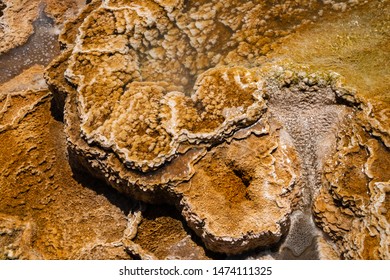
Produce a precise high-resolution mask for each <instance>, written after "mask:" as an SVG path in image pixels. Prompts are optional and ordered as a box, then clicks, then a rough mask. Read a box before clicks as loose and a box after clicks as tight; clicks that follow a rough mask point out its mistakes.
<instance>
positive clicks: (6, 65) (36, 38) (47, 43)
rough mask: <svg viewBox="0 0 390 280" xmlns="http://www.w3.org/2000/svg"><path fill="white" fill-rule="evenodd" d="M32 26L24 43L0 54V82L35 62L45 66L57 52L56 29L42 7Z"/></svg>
mask: <svg viewBox="0 0 390 280" xmlns="http://www.w3.org/2000/svg"><path fill="white" fill-rule="evenodd" d="M0 7H1V2H0ZM33 27H34V33H33V34H32V35H31V36H30V38H29V39H28V41H27V42H26V43H25V44H24V45H22V46H20V47H17V48H14V49H12V50H10V51H9V52H7V53H5V54H3V55H1V56H0V83H4V82H6V81H8V80H10V79H12V78H13V77H15V76H17V75H18V74H20V73H21V72H22V71H23V70H25V69H27V68H29V67H31V66H33V65H35V64H40V65H44V66H46V65H48V64H49V63H50V61H51V60H52V59H53V58H54V57H56V56H57V55H58V54H59V52H60V47H59V44H58V32H57V29H56V28H55V26H54V21H53V20H52V19H51V18H49V17H48V16H47V15H46V14H45V13H44V11H43V9H41V11H40V14H39V17H38V18H37V19H36V20H35V21H34V22H33Z"/></svg>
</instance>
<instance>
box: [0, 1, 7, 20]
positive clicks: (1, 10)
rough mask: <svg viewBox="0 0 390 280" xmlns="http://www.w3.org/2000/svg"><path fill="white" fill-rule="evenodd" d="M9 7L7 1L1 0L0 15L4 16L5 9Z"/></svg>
mask: <svg viewBox="0 0 390 280" xmlns="http://www.w3.org/2000/svg"><path fill="white" fill-rule="evenodd" d="M6 7H7V5H5V3H4V2H3V1H2V0H0V17H2V16H3V14H4V13H3V10H4V9H5V8H6Z"/></svg>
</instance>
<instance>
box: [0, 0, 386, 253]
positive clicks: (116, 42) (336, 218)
mask: <svg viewBox="0 0 390 280" xmlns="http://www.w3.org/2000/svg"><path fill="white" fill-rule="evenodd" d="M14 2H15V3H16V2H18V1H9V2H7V4H6V5H1V6H0V9H1V11H2V13H3V14H2V16H3V15H5V14H6V13H10V11H12V9H11V8H8V7H12V5H14V4H15V3H14ZM33 2H34V1H33ZM33 2H31V3H30V4H31V5H32V3H33ZM38 2H39V1H37V3H38ZM65 2H66V5H63V6H61V7H60V6H58V5H57V6H56V5H54V4H53V3H54V1H46V4H47V5H46V9H45V11H46V13H49V15H55V22H56V24H59V25H60V24H61V23H62V21H63V20H62V18H65V17H68V15H69V14H72V13H73V12H72V9H73V8H75V9H76V7H78V5H80V4H82V2H83V1H65ZM359 2H360V1H337V2H336V1H323V2H321V1H285V2H283V3H280V4H275V3H272V4H271V3H269V2H267V1H252V2H247V1H239V2H237V1H224V3H223V4H221V3H220V1H180V0H177V1H161V0H155V1H123V0H121V1H120V0H116V1H113V0H105V1H100V0H95V1H91V3H90V4H88V5H87V6H86V7H85V8H84V10H83V11H82V12H81V14H80V15H79V16H78V17H76V18H75V19H73V20H71V21H68V22H67V23H66V24H65V25H64V30H63V32H62V33H61V34H60V36H59V41H60V44H61V46H62V48H63V51H62V54H61V55H60V56H59V57H58V58H57V59H55V60H54V61H53V62H52V63H51V65H50V67H48V68H47V70H46V73H45V78H46V81H47V83H48V85H49V89H50V91H51V92H52V93H53V96H52V95H51V93H50V92H49V91H48V89H47V87H46V85H45V84H44V81H43V79H42V71H43V69H42V67H38V66H35V67H33V68H31V69H29V70H28V71H27V72H25V73H24V74H23V75H21V76H19V77H17V78H15V79H14V80H12V81H10V82H8V83H6V84H4V85H2V86H1V87H0V139H1V141H2V142H3V143H12V145H11V146H10V147H4V151H2V153H3V154H4V155H5V156H4V157H3V158H2V159H1V165H2V166H3V168H2V169H1V182H0V191H1V192H2V193H3V194H4V195H3V196H2V197H1V198H0V202H1V203H0V206H1V209H0V213H1V214H0V258H6V259H10V258H11V259H12V258H19V259H37V258H42V259H55V258H61V259H126V258H136V259H137V258H141V259H207V258H225V257H226V254H227V255H233V254H234V255H236V254H241V255H239V256H238V258H256V259H264V258H273V259H290V258H305V259H307V258H310V259H318V258H320V259H329V258H332V259H335V258H340V257H341V258H351V259H388V258H389V247H388V242H389V229H390V227H389V224H388V220H389V217H388V211H389V210H388V208H389V203H388V202H389V180H390V179H389V178H388V177H386V176H387V174H389V172H388V171H389V163H390V162H389V161H390V156H389V140H390V138H389V131H390V130H389V125H388V123H389V122H388V121H387V120H388V117H389V109H388V108H389V106H388V103H387V102H386V94H382V95H381V96H380V98H379V92H381V93H385V92H386V89H385V87H384V86H380V85H379V83H378V81H379V80H381V79H382V80H386V79H387V78H386V76H385V75H382V74H383V73H386V70H385V69H387V68H386V65H384V66H383V67H384V69H382V70H379V71H377V73H376V74H375V73H374V71H371V70H370V71H368V72H367V73H366V74H367V76H366V78H367V77H369V82H367V81H366V80H365V79H363V78H354V72H353V71H352V70H353V69H361V68H359V67H361V65H371V64H370V63H373V64H374V63H375V61H376V60H375V59H372V58H375V57H378V56H383V55H385V57H387V56H386V55H387V52H386V48H384V47H383V46H384V44H385V42H387V41H386V40H387V39H386V36H385V35H386V34H388V33H386V32H388V31H389V27H388V26H386V24H383V22H384V21H385V17H386V13H384V14H383V13H379V14H378V15H377V16H372V17H371V18H370V17H368V16H367V14H370V13H368V12H365V11H364V13H363V12H362V11H363V10H364V9H367V10H368V11H371V12H372V14H375V13H378V11H387V10H388V9H389V2H388V1H381V3H369V4H365V5H364V6H363V7H364V9H359V8H358V5H359V4H362V5H363V4H364V3H359ZM34 3H35V2H34ZM37 3H36V4H35V6H34V7H33V8H32V10H33V11H38V5H37ZM11 4H12V5H11ZM15 5H16V4H15ZM67 5H68V6H69V7H71V8H70V9H68V8H66V7H67ZM5 7H7V8H6V9H4V8H5ZM26 7H27V6H26ZM57 8H58V9H57ZM61 9H63V10H61ZM65 10H66V11H67V12H64V11H65ZM355 10H356V12H355ZM53 11H54V12H53ZM339 13H346V15H347V16H346V17H342V18H339V17H338V16H337V15H338V14H339ZM6 18H7V17H4V19H6ZM32 18H34V17H32ZM321 18H325V19H326V18H328V20H325V21H324V22H325V23H321V24H317V25H316V24H313V23H315V22H316V21H319V22H321ZM334 18H336V19H337V20H334ZM348 20H350V23H348V24H346V25H345V24H344V23H345V22H347V21H348ZM338 21H339V22H338ZM355 21H356V22H357V23H356V24H355V25H354V22H355ZM30 22H31V21H30ZM311 24H313V25H311ZM333 25H335V26H333ZM313 26H314V27H313ZM337 26H340V29H337V28H338V27H337ZM344 26H347V27H348V30H351V37H350V39H348V38H347V37H348V36H347V35H345V34H344V33H343V32H344V31H343V30H344V29H343V28H344ZM9 29H10V28H7V30H9ZM329 30H334V32H333V33H332V32H330V33H329ZM372 30H375V32H373V31H372ZM27 31H28V30H27ZM295 31H298V32H296V33H295V34H294V32H295ZM365 32H367V34H368V33H369V32H371V33H369V35H366V33H365ZM11 33H12V32H11ZM38 33H39V32H38ZM43 33H46V31H44V32H43ZM305 34H306V35H305ZM324 34H329V35H326V36H329V37H330V38H331V39H329V38H328V37H326V36H325V35H324ZM312 35H313V36H312ZM26 36H27V35H26ZM300 36H301V37H300ZM302 36H303V37H302ZM324 36H325V37H324ZM332 36H334V38H333V37H332ZM326 38H328V39H329V40H328V39H326ZM365 38H370V40H366V39H365ZM280 39H281V40H280ZM325 39H326V40H325ZM305 40H306V41H305ZM348 40H349V41H348ZM354 40H356V42H355V41H354ZM12 41H13V39H12V40H11V39H9V38H8V39H7V42H12ZM303 42H305V43H303ZM353 42H355V44H354V43H353ZM302 44H304V45H305V49H306V50H305V53H302V51H301V50H302V49H303V48H302ZM318 44H321V48H319V47H318ZM372 44H376V46H377V47H376V48H371V50H370V51H366V52H365V50H366V49H367V48H368V47H369V46H371V45H372ZM382 45H383V46H382ZM322 52H323V53H324V54H325V56H324V58H322V56H321V53H322ZM379 52H380V54H379ZM9 54H10V56H13V54H12V53H11V52H10V53H9ZM265 55H267V57H266V56H265ZM2 58H3V59H4V58H5V56H3V57H0V65H1V60H2ZM369 61H370V62H369ZM357 62H358V63H357ZM305 63H307V64H308V66H304V65H302V64H305ZM354 63H357V64H356V65H355V64H354ZM360 63H361V64H360ZM7 67H8V66H7ZM370 67H371V66H370ZM370 69H371V68H370ZM331 70H336V71H338V72H340V73H342V75H343V76H344V77H346V82H345V83H343V82H342V81H343V79H342V78H341V77H340V75H338V74H336V73H335V72H331ZM15 73H17V72H15ZM15 73H13V74H12V73H11V76H12V75H14V74H15ZM351 73H352V74H351ZM359 75H361V74H358V75H357V76H358V77H361V76H359ZM381 75H382V76H381ZM345 84H348V86H346V85H345ZM375 94H378V96H376V97H375V98H372V97H371V96H370V95H375ZM52 98H53V100H52ZM50 110H51V112H50ZM51 114H52V115H53V116H54V117H55V118H56V119H59V120H63V122H64V124H62V123H61V122H59V121H56V120H55V119H53V117H52V116H51ZM9 151H13V152H12V153H11V152H9ZM68 162H69V163H70V166H69V165H68ZM70 167H71V168H72V169H71V168H70ZM83 172H86V173H83ZM94 178H97V180H95V179H94ZM109 186H111V187H113V188H110V187H109ZM114 189H117V190H119V191H120V193H118V192H117V191H116V190H114ZM123 194H126V195H123ZM128 197H131V198H128ZM136 200H140V201H143V202H147V203H150V204H153V205H147V206H146V205H145V204H143V203H140V202H137V201H136ZM69 202H71V203H69ZM156 204H158V206H156ZM166 204H171V205H173V207H172V206H167V205H166ZM70 221H72V222H70ZM324 233H325V234H324ZM211 251H213V252H211ZM220 253H223V254H220ZM242 253H244V254H242Z"/></svg>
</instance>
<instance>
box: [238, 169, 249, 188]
mask: <svg viewBox="0 0 390 280" xmlns="http://www.w3.org/2000/svg"><path fill="white" fill-rule="evenodd" d="M233 172H234V174H235V175H236V176H237V177H238V178H240V179H241V181H242V183H243V184H244V186H245V187H249V185H250V184H251V181H252V178H251V177H250V176H249V175H247V174H245V172H244V171H243V170H239V169H233Z"/></svg>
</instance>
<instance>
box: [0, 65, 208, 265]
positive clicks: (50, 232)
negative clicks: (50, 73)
mask: <svg viewBox="0 0 390 280" xmlns="http://www.w3.org/2000/svg"><path fill="white" fill-rule="evenodd" d="M43 71H44V68H43V67H42V66H35V67H32V68H30V69H28V70H26V71H25V72H23V73H22V74H21V75H19V76H17V77H16V78H14V79H13V80H11V81H9V82H7V83H5V84H3V85H1V86H0V127H1V128H0V141H1V143H3V145H1V147H0V153H1V155H2V156H1V157H0V166H1V167H0V174H1V176H0V193H1V194H2V195H1V196H0V259H131V256H133V257H137V258H139V257H140V256H142V257H143V258H145V256H148V255H151V256H155V257H154V258H160V259H164V258H183V259H190V258H196V259H201V258H206V255H205V251H204V249H203V248H202V247H201V246H199V245H198V244H197V243H195V242H194V241H193V240H192V238H191V235H190V234H189V233H188V229H186V228H185V227H184V224H183V222H182V220H180V219H179V218H178V217H177V214H172V210H169V208H168V207H166V208H164V209H165V210H164V211H162V210H161V209H154V208H151V207H149V206H145V205H140V204H139V203H138V202H135V201H133V200H131V199H129V198H126V197H124V196H123V195H120V194H118V193H117V192H115V191H113V190H111V189H109V188H107V187H106V186H105V185H104V184H102V183H101V182H99V181H96V180H93V179H92V178H89V177H86V176H83V175H82V174H75V173H73V172H72V170H71V168H70V166H69V164H68V158H67V155H66V140H65V135H64V126H63V123H62V122H59V121H56V120H55V119H54V118H53V117H52V115H51V106H52V104H51V94H50V92H49V91H48V89H47V85H46V83H45V81H44V79H43ZM159 228H161V229H159ZM155 233H157V234H155ZM161 236H164V238H165V240H166V242H163V243H161V242H160V241H159V240H160V239H159V238H161ZM136 237H137V239H135V238H136ZM134 239H135V240H134ZM153 239H154V240H155V242H154V243H153V244H154V245H153V246H152V247H150V246H149V247H148V246H145V244H146V243H149V244H152V243H151V240H153ZM168 241H169V242H168ZM168 245H169V246H171V247H169V246H168ZM140 246H143V247H144V248H143V249H142V247H140ZM136 249H138V251H136ZM132 251H135V252H136V253H131V252H132ZM141 253H142V254H141Z"/></svg>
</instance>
